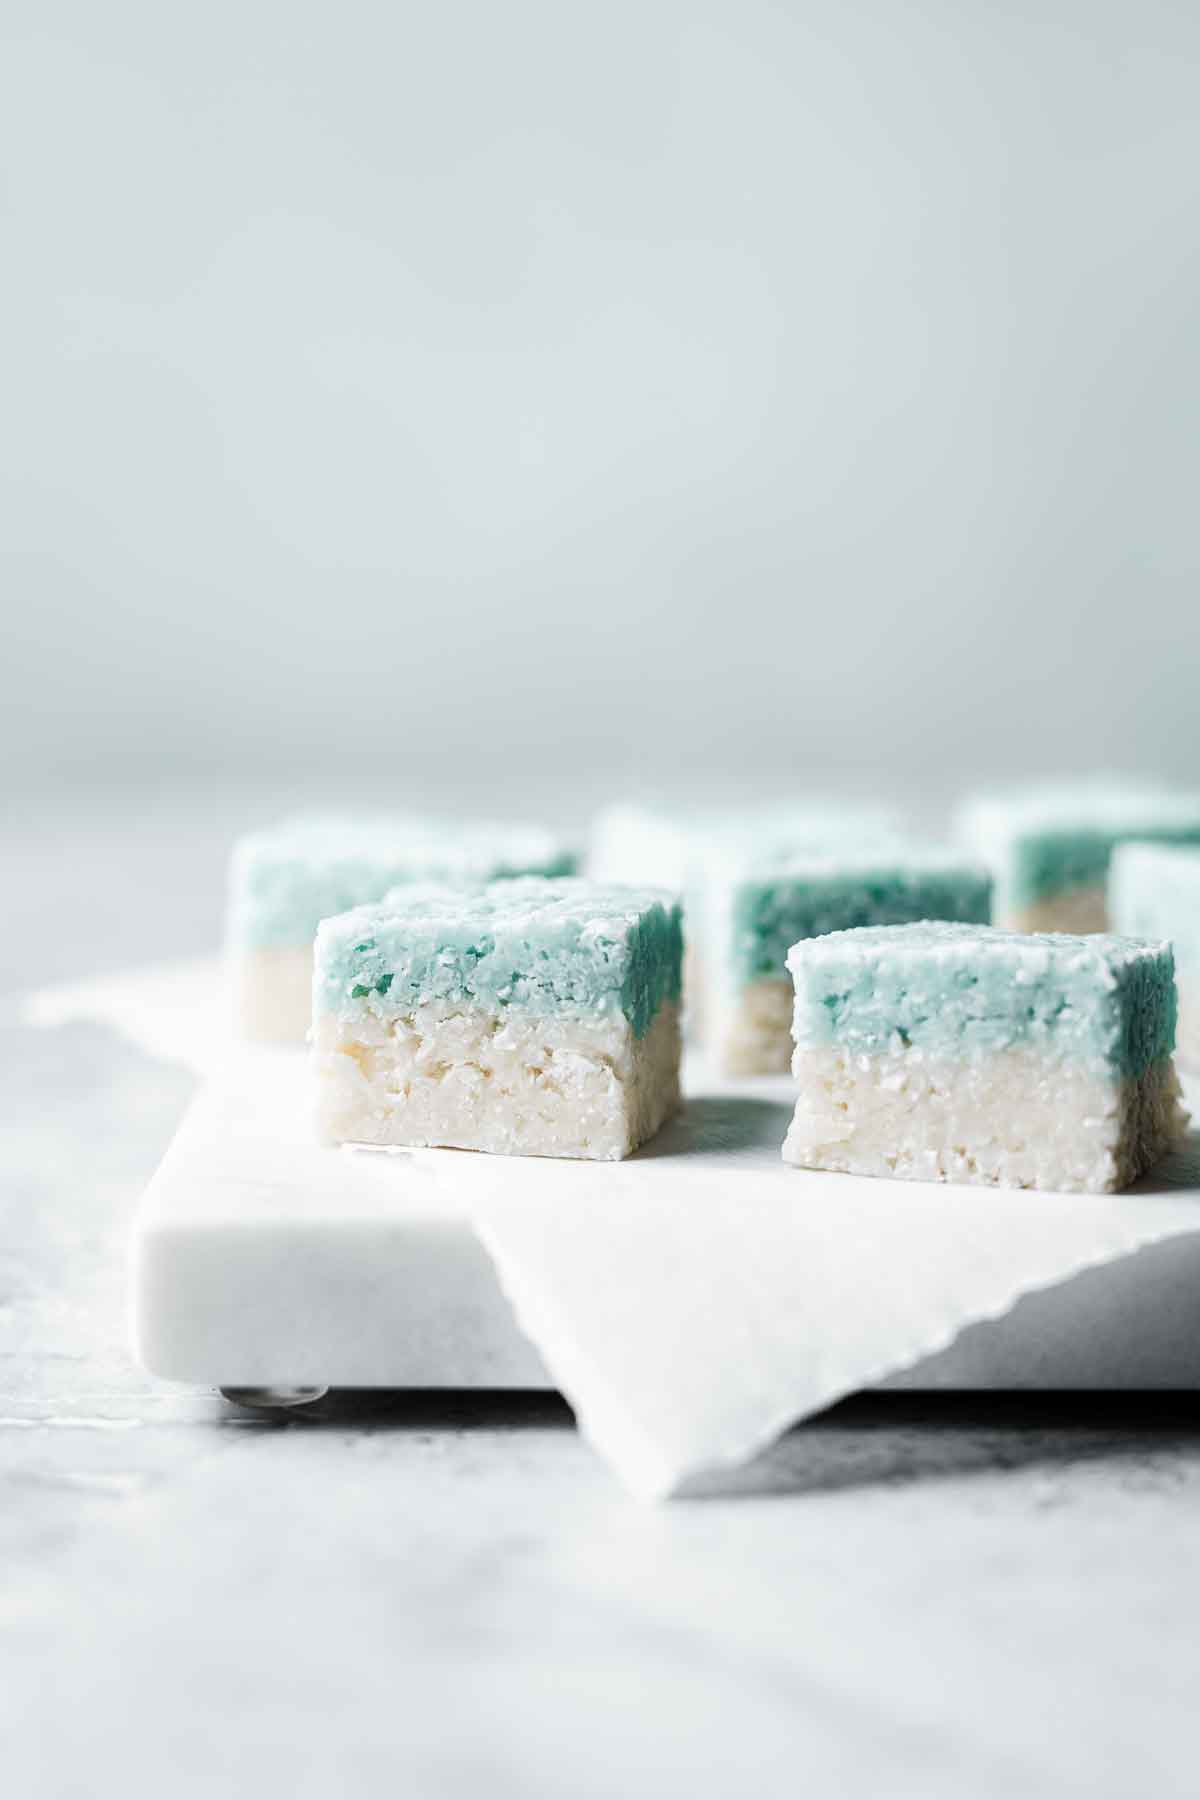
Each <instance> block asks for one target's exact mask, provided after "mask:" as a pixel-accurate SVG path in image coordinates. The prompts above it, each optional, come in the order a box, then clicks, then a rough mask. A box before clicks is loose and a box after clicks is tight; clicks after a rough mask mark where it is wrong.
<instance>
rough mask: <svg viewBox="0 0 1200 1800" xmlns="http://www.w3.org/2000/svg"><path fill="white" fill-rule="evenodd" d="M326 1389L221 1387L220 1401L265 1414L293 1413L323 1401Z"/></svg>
mask: <svg viewBox="0 0 1200 1800" xmlns="http://www.w3.org/2000/svg"><path fill="white" fill-rule="evenodd" d="M328 1392H329V1389H328V1388H327V1387H245V1388H242V1387H223V1388H222V1389H221V1390H220V1393H221V1397H222V1399H225V1400H228V1401H230V1402H231V1404H232V1405H234V1406H253V1407H257V1408H258V1409H260V1410H262V1411H266V1412H294V1411H295V1410H296V1408H297V1407H301V1406H311V1405H312V1404H313V1402H314V1401H316V1400H323V1399H324V1398H325V1395H326V1394H327V1393H328Z"/></svg>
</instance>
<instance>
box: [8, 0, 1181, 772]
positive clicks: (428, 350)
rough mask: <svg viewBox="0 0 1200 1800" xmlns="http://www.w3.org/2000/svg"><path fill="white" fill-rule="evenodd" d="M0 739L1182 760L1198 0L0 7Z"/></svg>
mask: <svg viewBox="0 0 1200 1800" xmlns="http://www.w3.org/2000/svg"><path fill="white" fill-rule="evenodd" d="M0 16H2V19H3V44H2V46H0V48H2V54H0V144H2V157H3V175H4V195H3V204H4V225H3V244H4V267H5V273H4V276H3V283H2V286H0V319H2V322H3V331H2V332H0V377H2V389H3V396H4V398H3V408H2V412H0V460H2V466H0V481H2V487H0V531H2V533H3V548H4V552H5V556H4V564H5V573H4V576H3V590H4V595H5V612H6V618H7V624H6V631H5V655H4V658H3V673H2V675H0V682H2V684H3V691H2V693H0V749H2V750H3V752H4V755H5V766H6V767H7V768H8V769H9V771H10V772H15V773H16V774H17V776H18V777H19V779H20V781H21V783H22V784H23V783H24V782H25V781H26V778H27V775H28V774H29V773H33V774H34V775H36V776H38V777H48V778H50V779H53V780H56V781H65V782H67V783H70V784H74V785H76V786H77V788H78V787H80V786H83V787H86V785H87V784H89V783H92V782H95V781H108V780H119V781H123V782H132V783H133V784H134V785H135V787H136V786H137V784H146V785H158V786H160V787H161V784H162V783H164V782H170V781H175V780H178V779H181V778H183V777H187V778H188V779H193V778H201V779H204V780H209V779H211V778H213V777H218V778H220V779H223V780H226V781H229V782H232V783H234V784H237V783H240V782H242V781H243V780H250V779H251V778H252V779H253V780H255V781H269V782H278V783H280V784H282V785H284V786H287V785H288V784H298V785H299V786H304V785H305V783H307V782H312V783H313V784H316V783H318V782H319V783H323V784H325V785H326V786H332V787H334V788H338V787H341V788H353V787H354V786H355V785H356V784H357V783H359V782H362V783H364V784H370V785H372V786H378V785H379V784H380V783H381V782H382V783H383V785H385V786H388V787H394V788H395V790H396V791H398V792H404V793H410V792H413V791H416V790H419V789H422V788H430V789H432V788H438V789H449V790H454V791H455V792H460V791H463V792H465V793H466V794H467V795H468V797H469V796H470V795H471V794H475V795H476V797H477V798H478V799H479V800H480V801H482V800H483V799H484V798H485V797H486V798H487V800H488V803H489V804H491V803H493V802H494V801H498V800H500V799H502V798H504V797H506V796H507V797H511V796H513V795H515V794H516V793H517V792H518V791H530V784H532V787H533V788H534V789H539V788H544V787H545V786H546V785H547V783H548V782H549V781H550V780H551V779H553V781H556V782H560V783H567V784H570V783H573V782H577V783H578V784H579V790H580V792H581V793H582V792H586V793H587V794H588V795H589V797H591V796H594V797H599V796H600V795H601V794H602V793H603V792H605V791H606V790H607V789H608V788H609V787H610V786H611V787H616V788H621V787H628V786H629V785H630V783H631V781H633V780H634V779H635V778H645V779H647V780H655V779H656V778H660V777H661V779H662V780H663V781H664V783H665V784H666V785H678V784H680V783H683V782H685V781H686V782H713V781H727V780H729V779H732V780H733V781H735V782H740V781H753V780H756V779H758V778H759V777H760V776H762V775H764V774H765V775H766V776H767V777H768V778H769V779H770V780H771V781H772V782H773V783H778V782H780V781H783V782H787V783H791V782H793V781H795V782H809V781H811V780H813V779H818V778H820V779H825V778H826V776H828V775H837V776H838V777H845V778H846V779H848V780H853V781H854V782H856V783H858V784H861V783H863V782H871V781H874V780H875V779H876V778H877V776H880V777H886V779H887V781H888V782H889V783H890V784H891V785H892V786H896V785H899V786H901V787H910V788H913V789H918V790H921V791H925V792H938V793H941V792H944V791H948V790H949V789H950V788H951V787H952V786H953V785H955V784H956V783H957V782H958V781H960V780H965V779H969V778H970V777H971V776H973V775H974V774H976V773H988V774H992V773H996V772H1000V771H1004V770H1006V769H1012V770H1016V771H1019V770H1022V769H1039V770H1040V769H1052V768H1061V767H1072V766H1082V765H1085V764H1088V763H1091V762H1095V761H1099V762H1102V763H1104V764H1106V765H1108V766H1113V765H1121V764H1124V765H1128V766H1131V767H1134V768H1144V769H1156V768H1157V769H1161V770H1162V771H1163V772H1165V773H1168V774H1172V775H1175V776H1178V777H1181V778H1188V777H1195V778H1197V779H1200V730H1198V728H1197V723H1196V716H1197V710H1198V709H1197V692H1198V663H1200V623H1198V620H1200V589H1198V584H1197V573H1198V564H1200V549H1198V536H1197V525H1196V516H1197V503H1196V477H1197V458H1196V418H1197V400H1198V398H1200V395H1198V389H1200V354H1198V350H1197V305H1198V301H1200V264H1198V252H1200V225H1198V211H1197V202H1198V199H1200V194H1198V188H1200V181H1198V171H1200V110H1198V108H1197V103H1196V97H1197V93H1198V91H1200V11H1198V10H1197V8H1196V7H1195V6H1193V5H1190V4H1162V3H1158V4H1155V3H1151V4H1144V3H1142V4H1138V5H1136V6H1135V5H1132V4H1127V3H1126V4H1095V3H1092V0H1066V3H1064V0H1059V3H1057V4H1054V3H1051V4H1049V5H1040V4H1039V5H1033V4H1016V5H1006V6H1003V7H998V6H996V5H994V4H992V3H991V0H917V3H915V4H907V5H896V4H893V3H892V0H852V3H851V4H848V5H845V6H821V5H816V4H799V5H786V4H782V5H767V4H760V3H747V0H738V3H736V4H734V3H733V0H726V3H724V4H717V5H714V4H704V3H697V0H663V3H661V4H657V5H647V4H646V3H645V0H638V3H637V4H626V3H624V0H616V3H614V4H606V5H604V6H590V7H587V6H581V5H574V4H563V3H562V0H546V3H544V4H539V3H536V0H508V3H506V4H504V5H491V4H485V3H482V0H480V3H478V4H462V3H458V4H455V3H453V0H451V3H449V4H443V5H439V6H433V7H429V6H417V5H403V4H402V5H389V4H382V3H381V4H361V3H359V4H353V3H351V4H345V3H342V4H338V5H336V6H333V5H328V4H323V5H311V4H295V3H289V4H286V5H284V4H264V3H258V4H252V5H244V4H236V5H235V4H214V5H208V6H203V7H181V6H163V5H161V4H144V5H137V4H130V3H128V0H111V3H110V4H107V5H105V6H95V5H89V4H74V5H72V4H58V5H54V6H47V7H18V6H16V5H9V6H7V7H5V8H4V10H3V14H2V15H0Z"/></svg>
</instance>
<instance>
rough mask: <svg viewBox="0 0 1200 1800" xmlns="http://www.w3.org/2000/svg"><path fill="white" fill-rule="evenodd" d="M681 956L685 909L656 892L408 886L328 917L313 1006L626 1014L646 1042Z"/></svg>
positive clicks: (541, 883) (342, 1010)
mask: <svg viewBox="0 0 1200 1800" xmlns="http://www.w3.org/2000/svg"><path fill="white" fill-rule="evenodd" d="M682 958H683V929H682V913H681V909H680V906H679V904H678V902H677V901H676V900H675V899H674V897H673V896H672V895H669V894H665V893H662V892H659V891H658V890H656V889H649V888H626V887H609V886H603V885H600V884H598V883H595V882H590V881H577V880H539V879H537V878H525V879H516V880H512V881H503V882H493V883H492V884H490V885H489V886H487V887H485V888H482V889H480V890H478V891H475V892H464V891H461V890H458V891H447V890H439V889H432V888H429V887H426V886H415V887H408V888H399V889H397V890H396V891H395V892H394V893H391V894H389V896H388V897H387V899H386V900H384V901H382V902H380V903H378V904H375V905H372V906H360V907H357V908H355V910H354V911H353V912H349V913H343V914H341V915H339V916H338V917H336V918H331V919H325V920H324V921H323V922H322V924H321V926H320V928H319V930H318V932H317V939H316V968H315V973H314V977H313V1011H314V1014H316V1013H321V1012H333V1013H338V1014H340V1015H342V1016H343V1017H346V1018H347V1019H352V1018H353V1016H354V1015H355V1013H357V1012H360V1011H362V1010H363V1009H364V1008H365V1009H366V1010H368V1011H370V1012H372V1013H375V1014H377V1015H380V1016H382V1017H384V1018H388V1017H393V1016H396V1015H407V1014H409V1013H411V1012H412V1011H413V1010H414V1008H416V1007H417V1006H419V1005H425V1004H429V1003H439V1004H452V1005H462V1006H470V1007H478V1008H480V1009H481V1010H482V1011H484V1012H486V1013H503V1012H505V1011H507V1010H508V1009H510V1008H511V1009H519V1010H521V1011H524V1012H527V1013H535V1014H539V1015H543V1016H550V1015H553V1014H559V1013H563V1012H568V1011H569V1012H571V1013H574V1014H578V1015H584V1016H586V1017H601V1016H607V1015H613V1014H616V1013H621V1014H623V1015H624V1017H625V1018H626V1019H627V1020H628V1021H629V1023H630V1025H631V1026H632V1028H633V1031H634V1034H635V1036H637V1037H639V1038H640V1037H643V1036H644V1035H645V1033H646V1031H647V1030H648V1028H649V1026H650V1024H651V1023H652V1021H653V1020H654V1018H655V1016H656V1014H657V1013H658V1011H659V1009H660V1008H661V1006H662V1005H663V1002H664V1001H667V1000H671V1001H676V1002H677V1001H678V999H679V994H680V979H681V966H682Z"/></svg>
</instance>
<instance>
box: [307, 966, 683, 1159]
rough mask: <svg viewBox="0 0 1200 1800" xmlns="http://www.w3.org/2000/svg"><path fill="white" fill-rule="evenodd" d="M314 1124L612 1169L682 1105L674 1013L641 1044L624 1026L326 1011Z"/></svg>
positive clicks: (337, 1134)
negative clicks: (344, 1014)
mask: <svg viewBox="0 0 1200 1800" xmlns="http://www.w3.org/2000/svg"><path fill="white" fill-rule="evenodd" d="M313 1040H314V1041H313V1069H314V1073H315V1079H316V1117H317V1127H318V1130H319V1132H320V1135H321V1136H322V1137H323V1138H325V1139H326V1140H327V1141H329V1142H333V1143H356V1144H406V1145H410V1146H414V1147H416V1146H438V1145H440V1146H443V1147H445V1148H448V1149H459V1150H487V1151H491V1152H492V1153H493V1154H496V1155H500V1156H570V1157H586V1158H588V1159H592V1160H595V1161H602V1162H611V1161H616V1160H617V1159H618V1158H620V1157H623V1156H628V1155H629V1154H630V1152H631V1151H633V1150H636V1149H637V1147H638V1145H639V1144H642V1143H645V1141H646V1139H647V1138H649V1137H652V1136H653V1135H654V1133H655V1132H656V1131H657V1130H658V1128H659V1126H660V1125H662V1124H663V1123H664V1122H665V1121H666V1120H667V1119H668V1118H670V1116H671V1115H672V1113H674V1112H675V1111H676V1110H677V1109H678V1106H679V1099H680V1091H679V1058H680V1034H679V1008H678V1006H676V1005H674V1004H673V1003H671V1002H667V1003H665V1004H664V1005H663V1006H662V1007H660V1009H659V1011H658V1013H657V1014H656V1016H655V1018H654V1020H653V1021H652V1023H651V1025H650V1027H649V1029H648V1031H647V1032H646V1034H645V1036H644V1037H642V1038H636V1037H635V1036H634V1034H633V1031H632V1029H631V1027H630V1025H629V1023H628V1021H627V1020H626V1019H624V1018H623V1017H622V1016H620V1015H617V1016H615V1017H605V1018H600V1019H595V1018H583V1017H580V1016H579V1015H577V1014H567V1013H565V1012H564V1013H562V1014H556V1015H552V1016H550V1017H548V1018H541V1017H537V1016H535V1015H534V1014H531V1013H524V1012H517V1011H516V1010H515V1009H514V1010H509V1011H507V1012H504V1013H490V1012H484V1011H482V1010H480V1009H478V1008H459V1009H458V1010H450V1009H448V1008H446V1007H445V1006H423V1007H418V1008H417V1009H416V1011H415V1012H413V1013H411V1014H408V1015H406V1016H403V1017H396V1018H381V1017H380V1016H379V1015H378V1014H375V1013H372V1012H369V1011H367V1010H366V1009H364V1011H363V1013H362V1015H361V1016H360V1017H359V1018H355V1019H339V1018H337V1017H335V1016H334V1015H333V1014H326V1015H324V1016H322V1017H321V1018H320V1019H319V1020H318V1021H317V1024H316V1027H315V1029H314V1032H313Z"/></svg>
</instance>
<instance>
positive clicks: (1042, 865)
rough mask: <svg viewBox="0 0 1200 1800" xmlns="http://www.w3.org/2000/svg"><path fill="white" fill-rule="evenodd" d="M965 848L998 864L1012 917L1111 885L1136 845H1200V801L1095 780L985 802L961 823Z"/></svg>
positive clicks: (1001, 893)
mask: <svg viewBox="0 0 1200 1800" xmlns="http://www.w3.org/2000/svg"><path fill="white" fill-rule="evenodd" d="M960 826H961V831H962V835H963V837H964V841H966V842H967V843H969V844H970V845H971V847H972V848H973V849H974V850H976V851H977V852H978V853H979V854H980V855H983V856H986V857H987V858H988V859H989V861H991V862H992V864H993V866H994V867H995V869H996V872H997V876H998V894H997V898H998V901H999V903H1000V906H1001V909H1002V911H1004V912H1008V911H1011V910H1014V909H1020V908H1022V907H1025V906H1032V905H1034V904H1036V903H1037V902H1038V901H1040V900H1046V899H1049V898H1051V897H1052V896H1053V895H1055V894H1061V893H1066V892H1069V891H1070V890H1071V889H1072V888H1080V887H1093V886H1097V885H1100V884H1102V883H1103V882H1104V880H1105V877H1106V875H1107V873H1108V865H1109V860H1110V858H1111V856H1112V852H1113V848H1114V846H1115V845H1116V844H1119V843H1121V842H1123V841H1124V840H1126V839H1129V838H1139V839H1147V840H1151V841H1154V842H1158V843H1173V844H1200V794H1190V793H1179V792H1174V791H1172V790H1170V789H1166V788H1157V787H1151V786H1140V785H1137V784H1135V783H1130V782H1125V781H1118V780H1092V781H1080V782H1072V783H1062V784H1057V785H1046V786H1035V787H1032V788H1029V789H1027V790H1025V791H1023V792H1014V793H1011V794H997V795H993V796H989V797H981V798H979V799H977V800H975V801H973V802H971V803H970V804H968V805H967V806H966V807H965V808H964V809H963V811H962V814H961V816H960Z"/></svg>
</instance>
